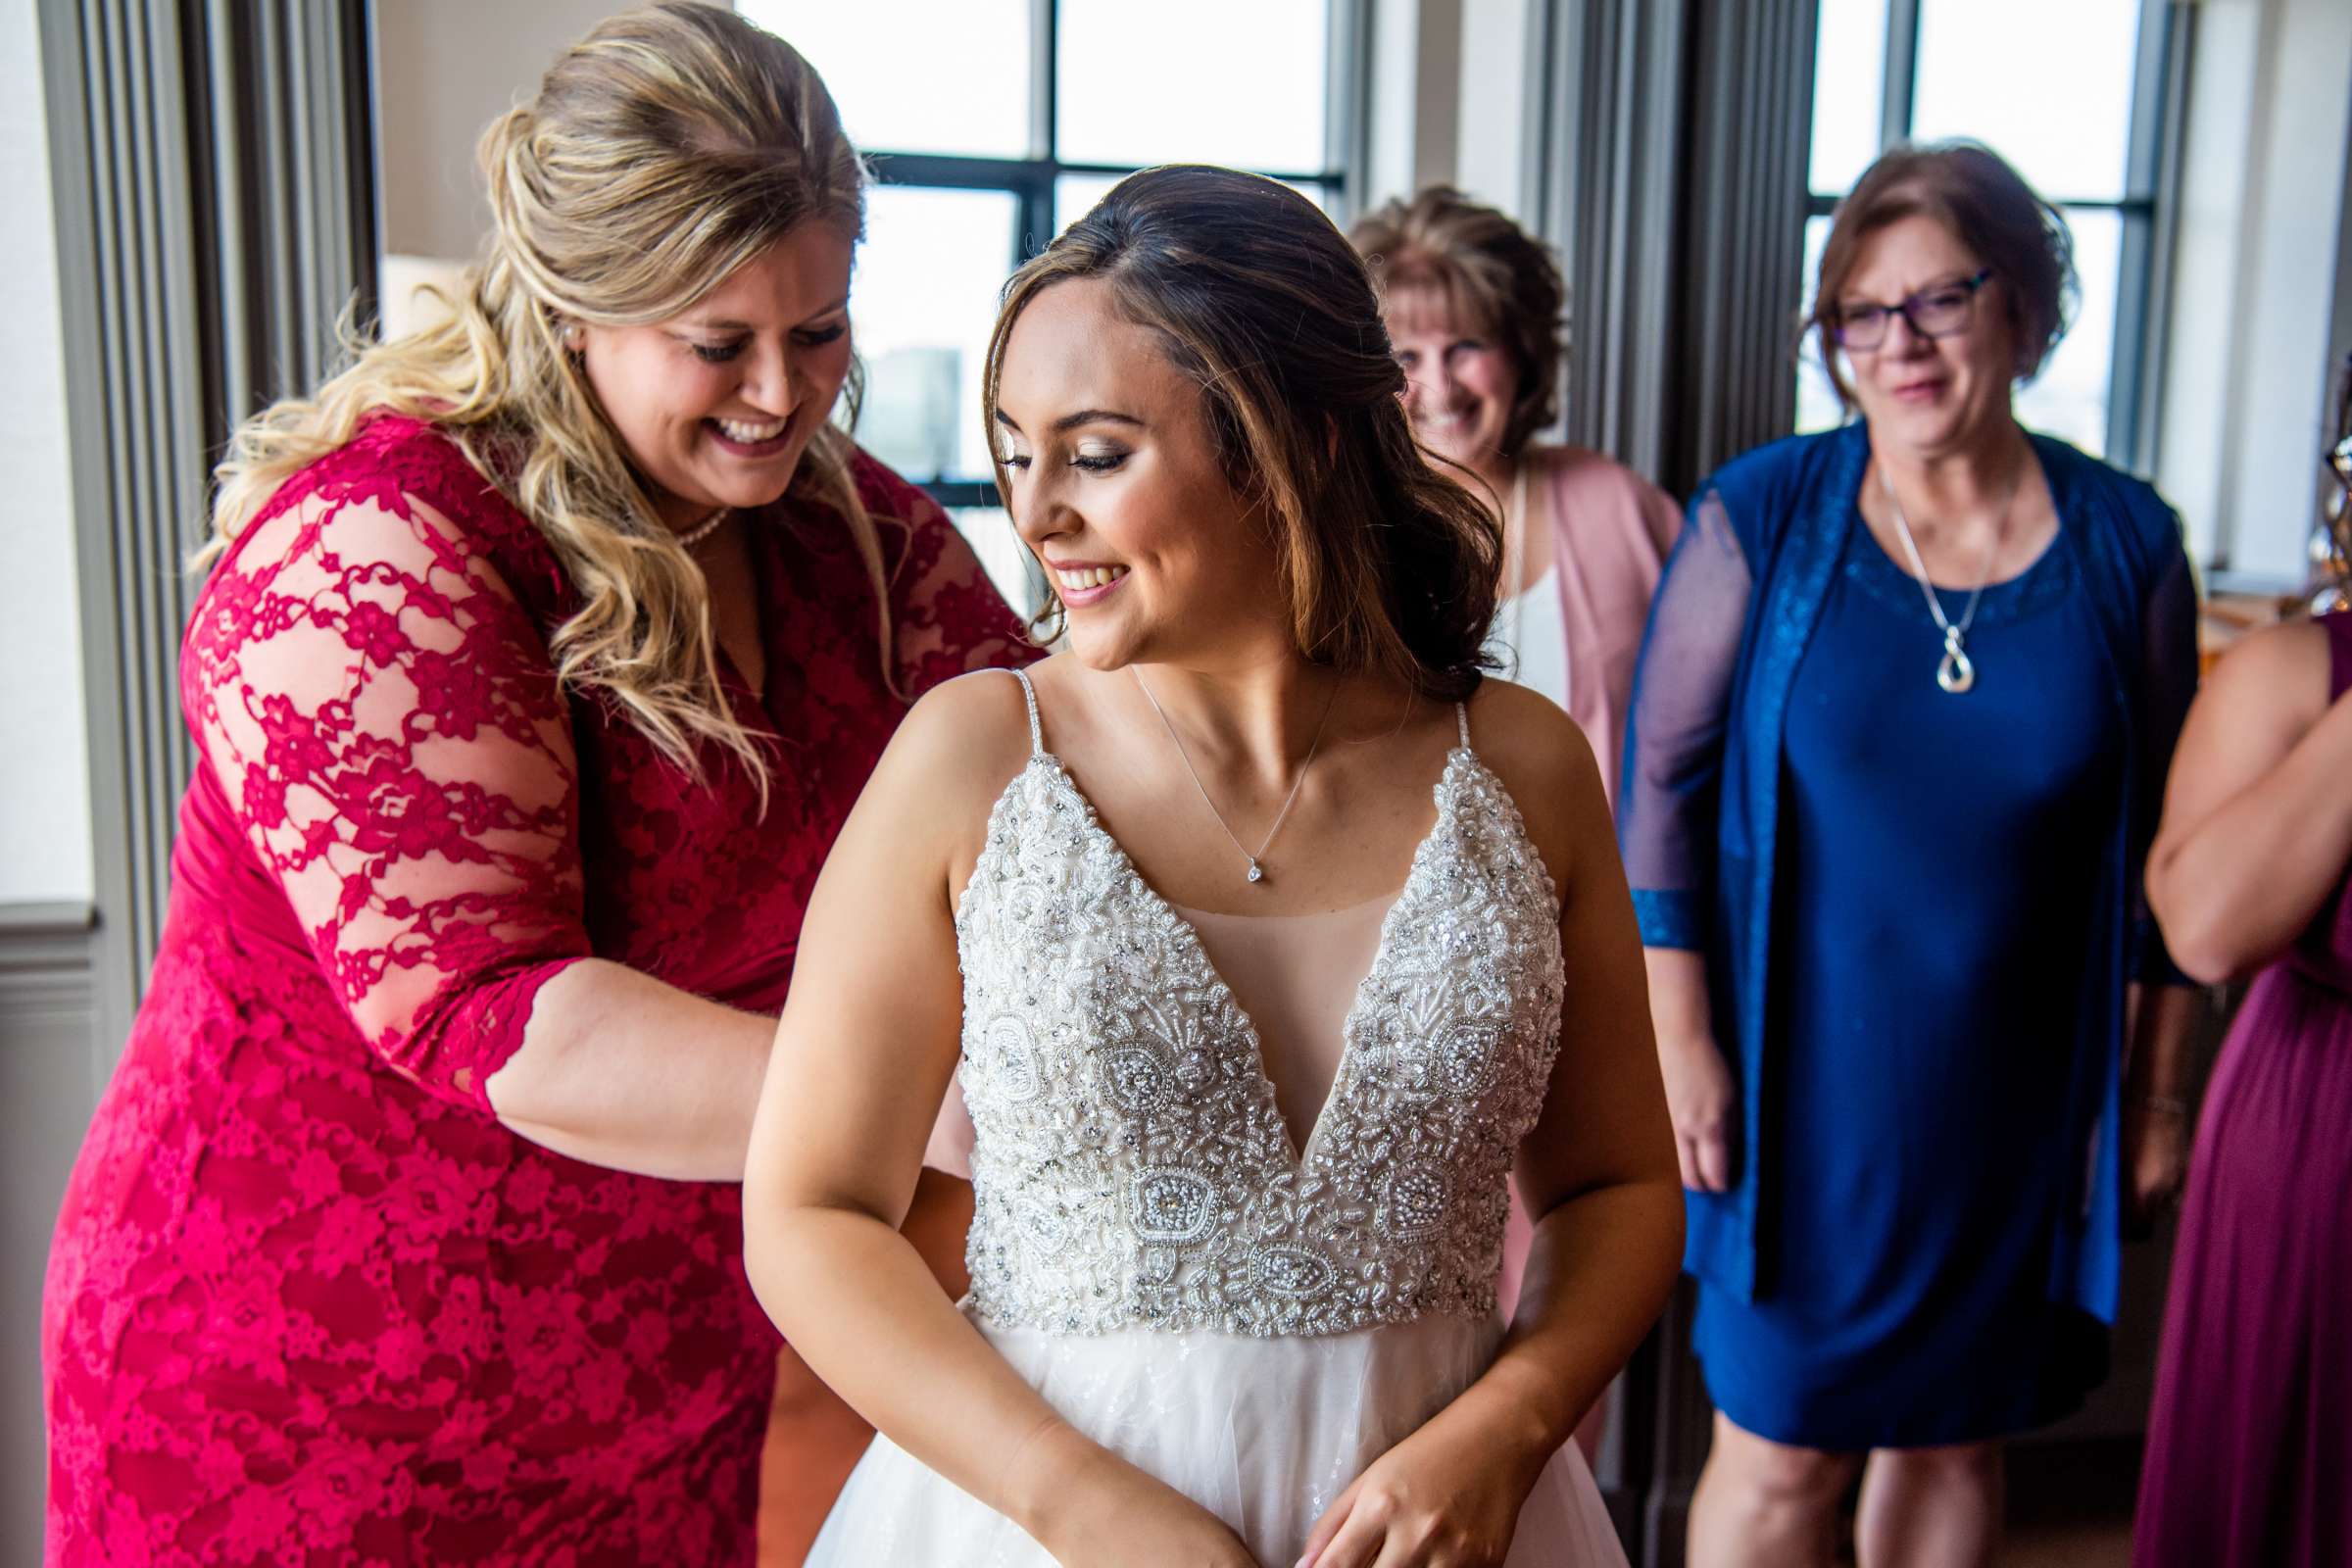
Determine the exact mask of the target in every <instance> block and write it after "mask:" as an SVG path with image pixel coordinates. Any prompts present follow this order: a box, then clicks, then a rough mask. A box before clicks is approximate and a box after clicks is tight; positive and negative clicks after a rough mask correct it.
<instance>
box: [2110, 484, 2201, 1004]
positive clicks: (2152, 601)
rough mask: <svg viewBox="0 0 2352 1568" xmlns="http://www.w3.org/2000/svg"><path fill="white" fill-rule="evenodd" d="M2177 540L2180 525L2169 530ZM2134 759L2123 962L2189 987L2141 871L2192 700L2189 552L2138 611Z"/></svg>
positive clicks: (2136, 971)
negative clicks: (2127, 937) (2136, 785)
mask: <svg viewBox="0 0 2352 1568" xmlns="http://www.w3.org/2000/svg"><path fill="white" fill-rule="evenodd" d="M2173 528H2174V537H2175V538H2176V539H2178V538H2179V532H2180V524H2179V523H2178V521H2176V522H2175V523H2174V525H2173ZM2139 671H2140V674H2139V690H2138V693H2137V697H2138V709H2139V711H2138V713H2137V714H2136V715H2135V717H2136V720H2137V722H2136V723H2135V725H2134V728H2135V729H2136V730H2137V732H2138V741H2139V757H2138V759H2137V766H2138V775H2139V779H2140V787H2139V788H2138V789H2137V790H2136V791H2134V792H2133V798H2132V803H2131V816H2132V820H2131V829H2130V830H2131V937H2130V941H2131V952H2130V954H2129V955H2128V958H2127V961H2128V962H2129V964H2130V966H2131V976H2132V978H2133V979H2135V980H2138V981H2140V982H2142V983H2143V984H2147V985H2174V986H2185V985H2192V984H2194V983H2195V982H2193V981H2191V980H2190V979H2189V978H2188V976H2186V975H2185V974H2182V973H2181V972H2180V966H2179V965H2177V964H2175V963H2174V962H2173V956H2172V955H2171V953H2169V952H2168V951H2166V949H2165V945H2164V933H2163V932H2162V931H2161V930H2159V929H2158V928H2157V925H2156V918H2155V916H2154V914H2152V913H2151V912H2150V911H2149V908H2148V896H2147V888H2146V884H2145V879H2144V874H2143V873H2144V870H2145V867H2146V865H2147V858H2148V847H2149V845H2150V844H2151V843H2153V842H2154V840H2155V837H2156V822H2157V817H2158V815H2159V813H2160V812H2161V810H2162V809H2163V806H2164V789H2165V781H2166V780H2167V779H2168V778H2169V777H2170V776H2171V773H2172V766H2173V748H2174V746H2175V745H2176V744H2177V743H2178V742H2179V741H2180V726H2181V724H2182V723H2183V722H2184V721H2185V720H2186V719H2187V717H2188V705H2189V703H2190V701H2191V700H2192V699H2193V698H2194V697H2195V696H2196V695H2197V675H2198V662H2197V589H2196V583H2195V580H2194V578H2193V575H2192V574H2191V572H2190V570H2189V564H2188V554H2187V552H2186V551H2185V550H2183V549H2180V547H2179V546H2178V545H2176V546H2175V548H2174V549H2173V551H2172V553H2171V559H2170V560H2169V561H2167V562H2166V563H2164V564H2163V566H2162V567H2161V568H2160V569H2159V571H2158V573H2157V576H2156V584H2155V588H2154V590H2153V591H2152V592H2150V593H2149V594H2148V596H2147V599H2146V601H2145V603H2144V605H2143V606H2142V608H2141V612H2140V662H2139Z"/></svg>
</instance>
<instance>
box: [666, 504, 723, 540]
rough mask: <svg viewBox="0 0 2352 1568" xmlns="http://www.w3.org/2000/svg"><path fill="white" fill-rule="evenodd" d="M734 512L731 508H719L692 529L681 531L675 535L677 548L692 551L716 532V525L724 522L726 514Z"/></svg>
mask: <svg viewBox="0 0 2352 1568" xmlns="http://www.w3.org/2000/svg"><path fill="white" fill-rule="evenodd" d="M734 510H735V509H734V508H733V507H720V508H719V509H718V510H717V511H715V512H713V513H711V515H709V516H708V517H705V518H704V519H703V520H702V521H700V522H698V523H696V524H695V525H694V526H693V527H691V528H687V529H685V530H683V531H681V532H680V533H679V534H678V535H677V541H678V548H679V549H681V550H692V549H693V548H694V547H695V546H696V545H699V544H701V543H702V542H703V541H704V540H706V539H708V538H710V537H711V535H712V534H714V533H716V532H718V525H719V524H720V523H722V522H724V521H726V520H727V516H728V515H729V514H730V513H732V512H733V511H734Z"/></svg>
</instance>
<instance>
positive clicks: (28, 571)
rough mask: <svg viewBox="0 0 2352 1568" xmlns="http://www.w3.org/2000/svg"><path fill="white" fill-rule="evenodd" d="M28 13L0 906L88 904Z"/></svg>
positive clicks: (60, 371) (2, 76)
mask: <svg viewBox="0 0 2352 1568" xmlns="http://www.w3.org/2000/svg"><path fill="white" fill-rule="evenodd" d="M42 105H43V99H42V92H41V51H40V35H39V31H38V28H37V27H36V25H35V23H34V11H33V8H32V7H31V6H29V5H15V6H0V212H4V213H7V214H8V215H9V216H10V221H11V223H12V225H13V227H14V228H15V231H16V233H17V234H18V236H19V243H18V245H17V246H16V247H15V255H14V260H15V263H16V265H15V267H14V268H13V269H12V271H13V272H14V277H13V279H12V281H11V282H10V284H9V291H8V298H7V304H6V309H0V366H5V367H6V368H7V371H6V373H5V374H0V473H5V474H6V475H8V487H9V506H8V512H7V514H6V515H7V517H8V521H7V524H6V526H5V527H0V539H4V540H5V541H6V548H7V559H8V569H7V571H5V572H0V904H17V903H32V904H41V903H53V902H55V903H69V902H70V903H77V904H86V903H87V902H89V899H90V897H91V891H92V873H91V869H90V791H89V774H88V755H87V748H86V745H85V738H84V731H83V727H82V689H81V617H80V614H79V613H78V609H77V600H76V598H75V578H74V566H73V494H72V490H71V480H70V459H69V457H68V454H67V450H66V414H65V405H66V368H65V348H64V343H63V339H62V337H61V334H60V329H59V316H58V298H57V246H56V239H55V233H56V228H55V223H54V221H53V219H52V211H53V209H52V207H51V203H50V198H49V135H48V128H47V125H46V123H44V121H43V118H42Z"/></svg>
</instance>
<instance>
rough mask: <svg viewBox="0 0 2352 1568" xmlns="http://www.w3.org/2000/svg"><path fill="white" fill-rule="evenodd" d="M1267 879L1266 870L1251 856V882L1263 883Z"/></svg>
mask: <svg viewBox="0 0 2352 1568" xmlns="http://www.w3.org/2000/svg"><path fill="white" fill-rule="evenodd" d="M1265 879H1266V873H1265V868H1264V867H1263V866H1260V865H1259V864H1258V863H1257V858H1256V857H1255V856H1251V857H1250V881H1252V882H1263V881H1264V880H1265Z"/></svg>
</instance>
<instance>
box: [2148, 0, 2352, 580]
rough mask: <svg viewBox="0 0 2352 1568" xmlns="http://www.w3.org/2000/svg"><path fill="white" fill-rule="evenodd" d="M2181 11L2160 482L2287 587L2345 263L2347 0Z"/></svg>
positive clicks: (2253, 566) (2204, 530)
mask: <svg viewBox="0 0 2352 1568" xmlns="http://www.w3.org/2000/svg"><path fill="white" fill-rule="evenodd" d="M2193 9H2194V15H2195V28H2196V31H2195V46H2194V53H2193V55H2192V56H2191V58H2190V68H2189V69H2190V75H2189V101H2188V105H2187V120H2186V123H2185V126H2184V129H2185V135H2184V137H2183V141H2182V191H2181V203H2180V228H2179V250H2178V255H2177V258H2176V263H2175V272H2174V287H2173V302H2172V311H2171V340H2170V344H2169V346H2168V348H2167V351H2166V366H2165V393H2164V406H2163V418H2162V423H2161V432H2162V433H2161V445H2160V448H2159V452H2158V464H2157V483H2158V485H2159V486H2160V487H2161V488H2162V489H2163V491H2164V492H2165V494H2166V496H2167V497H2168V498H2169V499H2170V500H2171V501H2172V503H2173V504H2174V505H2175V506H2176V507H2178V508H2180V513H2181V515H2182V517H2183V519H2184V520H2185V521H2186V523H2187V525H2188V531H2189V538H2190V542H2191V545H2192V548H2193V549H2194V551H2195V552H2196V554H2197V556H2198V558H2199V560H2200V561H2201V562H2204V563H2206V564H2213V563H2216V562H2219V563H2222V564H2227V566H2228V567H2229V570H2230V571H2231V573H2232V574H2242V575H2245V576H2250V577H2253V578H2257V579H2264V580H2271V581H2275V582H2278V583H2279V584H2280V585H2297V584H2300V583H2301V581H2302V579H2303V575H2304V570H2305V566H2304V560H2303V541H2304V539H2305V537H2306V535H2307V534H2308V532H2309V530H2310V527H2311V524H2312V520H2313V518H2314V516H2315V515H2316V511H2315V508H2316V504H2317V501H2318V498H2319V496H2320V494H2321V486H2322V484H2323V479H2322V476H2321V470H2320V464H2319V453H2320V448H2321V446H2322V444H2323V443H2324V441H2325V439H2326V435H2327V423H2328V421H2329V420H2330V419H2331V418H2332V415H2333V410H2332V400H2331V398H2330V396H2329V373H2330V368H2329V365H2328V355H2329V349H2328V326H2329V321H2330V319H2331V317H2332V313H2333V311H2334V309H2335V305H2336V298H2337V291H2338V287H2339V284H2338V277H2339V273H2340V270H2341V269H2342V268H2343V267H2344V266H2345V265H2346V263H2347V262H2348V261H2352V258H2346V257H2343V256H2340V255H2339V254H2338V249H2339V246H2340V245H2341V243H2342V235H2343V219H2344V212H2343V203H2344V199H2345V185H2346V177H2347V162H2346V160H2347V156H2348V155H2352V5H2347V4H2345V0H2203V3H2201V4H2199V5H2197V6H2196V7H2195V8H2193Z"/></svg>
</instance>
